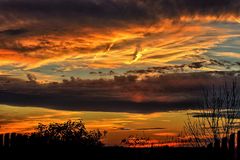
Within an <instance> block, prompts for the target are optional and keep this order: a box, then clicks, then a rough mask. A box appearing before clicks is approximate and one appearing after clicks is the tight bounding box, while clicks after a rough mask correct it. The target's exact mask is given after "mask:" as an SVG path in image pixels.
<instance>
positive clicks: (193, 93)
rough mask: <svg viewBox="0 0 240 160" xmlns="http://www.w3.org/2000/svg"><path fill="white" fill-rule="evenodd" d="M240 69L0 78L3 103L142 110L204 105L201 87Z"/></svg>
mask: <svg viewBox="0 0 240 160" xmlns="http://www.w3.org/2000/svg"><path fill="white" fill-rule="evenodd" d="M239 77H240V72H202V73H184V74H168V75H164V76H160V77H151V78H147V79H143V80H136V76H116V77H115V78H114V79H113V80H102V79H99V80H82V79H79V78H75V77H72V78H71V79H70V80H64V81H63V82H62V83H57V82H55V83H49V84H38V83H37V82H35V81H28V82H26V81H23V80H19V79H13V78H11V77H8V76H7V77H5V76H2V77H0V103H1V104H9V105H17V106H41V107H46V108H54V109H63V110H80V111H114V112H142V113H151V112H156V111H167V110H178V109H194V108H195V109H196V108H197V107H199V106H200V105H201V104H202V101H201V95H202V89H203V88H206V87H210V86H212V84H215V85H220V84H223V83H224V82H225V81H230V80H231V79H233V78H239Z"/></svg>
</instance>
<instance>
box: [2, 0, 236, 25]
mask: <svg viewBox="0 0 240 160" xmlns="http://www.w3.org/2000/svg"><path fill="white" fill-rule="evenodd" d="M239 9H240V1H239V0H217V1H216V0H51V1H49V0H38V1H35V0H1V1H0V14H1V16H0V18H1V21H2V22H3V23H4V22H5V23H9V22H11V21H12V22H14V21H16V22H17V21H20V20H21V21H26V22H29V23H31V22H35V21H40V22H46V24H45V25H48V26H49V25H51V24H54V22H56V23H57V22H60V24H61V25H64V26H67V25H69V24H66V22H71V23H76V24H81V25H95V26H103V27H106V26H109V25H110V26H111V25H119V23H118V22H120V23H121V22H126V21H128V22H132V23H141V24H142V23H149V22H154V21H156V20H159V19H162V18H170V19H176V20H177V19H178V18H179V17H181V16H190V17H191V16H196V15H200V16H209V15H210V16H216V17H219V16H224V15H226V14H227V15H229V14H230V15H237V16H238V15H239ZM49 20H51V23H49V22H50V21H49ZM99 22H106V23H99ZM122 25H124V23H122ZM39 27H43V28H44V26H43V25H42V26H39ZM62 27H63V26H62Z"/></svg>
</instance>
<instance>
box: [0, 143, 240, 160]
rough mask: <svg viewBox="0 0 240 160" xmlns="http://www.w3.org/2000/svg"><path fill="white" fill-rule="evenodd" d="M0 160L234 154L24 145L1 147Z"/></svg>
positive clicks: (198, 159)
mask: <svg viewBox="0 0 240 160" xmlns="http://www.w3.org/2000/svg"><path fill="white" fill-rule="evenodd" d="M0 155H1V157H2V158H0V159H32V160H35V159H54V160H55V159H66V160H71V159H74V160H77V159H83V160H85V159H86V160H89V159H96V160H228V159H229V160H231V159H237V157H236V156H235V157H234V154H229V153H223V152H221V151H214V150H209V149H206V148H168V147H165V148H122V147H91V148H89V147H84V148H83V147H78V146H27V147H17V148H16V147H15V148H14V147H12V148H1V151H0Z"/></svg>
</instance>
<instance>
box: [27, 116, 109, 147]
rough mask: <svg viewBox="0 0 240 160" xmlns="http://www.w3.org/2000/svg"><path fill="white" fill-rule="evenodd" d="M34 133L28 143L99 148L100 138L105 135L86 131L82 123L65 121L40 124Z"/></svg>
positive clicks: (95, 131)
mask: <svg viewBox="0 0 240 160" xmlns="http://www.w3.org/2000/svg"><path fill="white" fill-rule="evenodd" d="M36 130H37V131H36V132H34V133H32V134H31V136H30V142H31V143H35V144H75V145H81V146H101V145H103V144H102V142H101V138H102V137H103V136H104V135H105V134H106V132H104V133H102V132H100V131H99V130H93V131H87V129H86V128H85V125H84V123H83V122H82V121H81V120H79V121H71V120H69V121H67V122H64V123H50V124H48V125H45V124H42V123H40V124H39V125H38V126H37V128H36Z"/></svg>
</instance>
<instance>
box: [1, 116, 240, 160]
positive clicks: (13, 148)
mask: <svg viewBox="0 0 240 160" xmlns="http://www.w3.org/2000/svg"><path fill="white" fill-rule="evenodd" d="M105 135H106V132H100V131H99V130H94V131H88V130H87V129H86V128H85V126H84V123H83V122H82V121H81V120H79V121H67V122H64V123H51V124H48V125H44V124H39V125H38V126H37V128H36V132H34V133H31V134H17V133H7V134H4V135H3V134H2V135H0V144H1V145H0V155H1V157H4V159H11V158H17V159H21V158H24V159H39V158H41V159H46V158H47V159H48V158H52V159H62V158H63V157H65V158H66V159H101V160H102V159H103V160H108V159H109V160H156V159H160V160H161V159H162V160H163V159H164V160H193V159H194V160H212V159H217V160H228V159H229V160H235V159H239V158H240V157H238V156H237V153H238V151H240V132H238V136H237V137H238V138H237V142H238V143H237V149H236V148H235V146H236V145H235V141H236V140H235V138H236V137H235V134H234V135H232V136H231V137H232V138H231V139H230V140H229V141H227V143H225V142H224V140H223V141H222V142H219V143H217V144H211V145H208V147H197V148H194V147H192V148H189V147H186V148H180V147H178V148H174V147H167V146H165V147H149V148H129V147H120V146H115V147H110V146H104V144H103V143H102V141H101V139H102V138H103V136H105ZM221 143H222V144H221Z"/></svg>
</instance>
